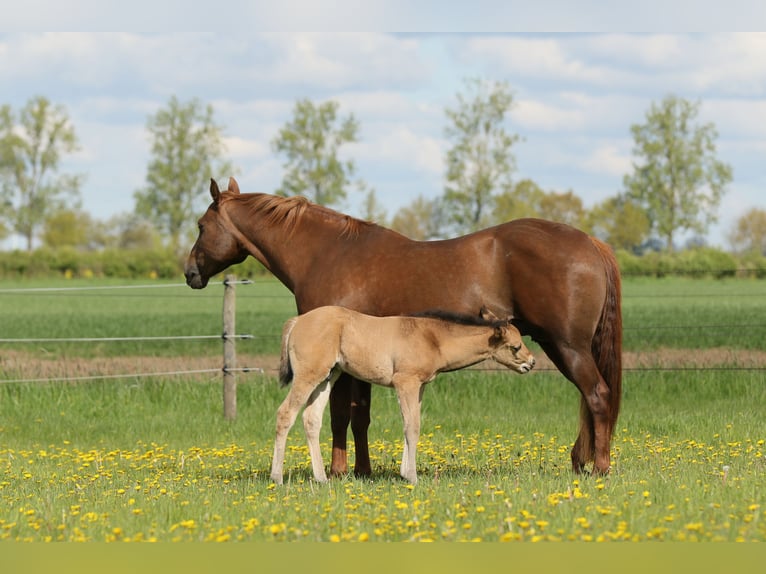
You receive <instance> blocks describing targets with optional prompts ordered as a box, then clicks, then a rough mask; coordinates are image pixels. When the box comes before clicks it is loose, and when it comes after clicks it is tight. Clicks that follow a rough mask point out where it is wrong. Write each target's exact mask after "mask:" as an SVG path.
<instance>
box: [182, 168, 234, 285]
mask: <svg viewBox="0 0 766 574" xmlns="http://www.w3.org/2000/svg"><path fill="white" fill-rule="evenodd" d="M226 192H228V193H232V194H235V193H236V194H238V193H239V186H238V185H237V182H236V181H235V180H234V178H230V179H229V188H228V189H227V190H226ZM210 195H211V197H212V198H213V203H212V204H211V205H210V207H208V209H207V211H206V212H205V214H204V215H203V216H202V217H201V218H200V220H199V236H198V237H197V241H196V243H195V244H194V247H192V250H191V253H189V257H188V258H187V260H186V264H185V265H184V274H185V275H186V283H187V284H188V285H189V286H190V287H192V288H194V289H202V288H203V287H205V286H206V285H207V282H208V280H209V279H210V278H211V277H212V276H213V275H215V274H216V273H220V272H221V271H223V270H224V269H226V268H227V267H229V266H230V265H233V264H235V263H240V262H242V261H244V260H245V258H246V257H247V251H246V250H245V248H244V247H243V246H242V244H241V243H240V242H239V241H237V239H236V238H235V237H234V236H233V235H232V234H231V232H229V231H228V230H227V229H226V228H225V227H224V225H223V223H222V221H221V215H220V211H219V204H220V202H221V195H222V194H221V191H220V190H219V189H218V184H217V183H216V182H215V180H212V179H211V180H210Z"/></svg>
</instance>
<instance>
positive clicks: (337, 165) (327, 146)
mask: <svg viewBox="0 0 766 574" xmlns="http://www.w3.org/2000/svg"><path fill="white" fill-rule="evenodd" d="M338 108H339V104H338V103H337V102H334V101H328V102H324V103H322V104H319V105H314V103H313V102H311V100H308V99H303V100H299V101H298V102H296V104H295V108H294V110H293V119H292V121H289V122H288V123H287V125H285V127H283V128H282V129H281V130H280V131H279V134H278V135H277V136H276V137H275V138H274V139H273V140H272V142H271V146H272V149H273V150H274V151H275V152H276V153H281V154H284V155H285V156H286V157H287V162H286V163H285V169H286V170H287V171H286V173H285V175H284V178H283V179H282V186H281V187H280V188H279V189H278V190H277V193H278V194H279V195H285V196H290V195H305V196H306V197H308V198H309V199H311V200H312V201H314V202H315V203H319V204H321V205H336V204H338V203H339V202H341V201H343V200H344V199H345V198H346V187H347V186H348V185H349V183H350V179H351V177H352V176H353V175H354V171H355V165H354V162H353V160H350V159H349V160H342V159H340V156H339V149H340V147H341V146H342V145H343V144H345V143H352V142H355V141H357V133H358V131H359V123H358V122H357V121H356V119H355V118H354V115H353V114H350V115H348V116H346V117H345V118H343V119H340V118H338Z"/></svg>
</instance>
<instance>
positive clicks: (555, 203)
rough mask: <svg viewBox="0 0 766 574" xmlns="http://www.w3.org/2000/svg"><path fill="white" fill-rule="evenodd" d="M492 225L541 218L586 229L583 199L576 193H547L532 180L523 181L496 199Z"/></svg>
mask: <svg viewBox="0 0 766 574" xmlns="http://www.w3.org/2000/svg"><path fill="white" fill-rule="evenodd" d="M494 203H495V207H494V212H493V215H494V217H493V222H494V223H502V222H504V221H510V220H512V219H519V218H520V217H539V218H541V219H548V220H550V221H558V222H559V223H566V224H568V225H573V226H575V227H579V228H581V227H583V226H585V225H587V222H586V219H585V208H584V207H583V204H582V199H581V198H580V197H579V196H578V195H576V194H575V193H574V192H573V191H571V190H570V191H565V192H562V193H559V192H556V191H545V190H543V189H542V188H541V187H540V186H539V185H537V183H535V182H534V181H532V180H531V179H522V180H521V181H519V182H518V183H517V184H516V185H514V186H512V187H510V188H509V189H508V190H506V191H505V192H503V193H501V194H499V195H498V196H497V197H496V198H495V202H494Z"/></svg>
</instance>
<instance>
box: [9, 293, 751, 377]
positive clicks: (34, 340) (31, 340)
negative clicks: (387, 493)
mask: <svg viewBox="0 0 766 574" xmlns="http://www.w3.org/2000/svg"><path fill="white" fill-rule="evenodd" d="M258 284H260V285H267V284H268V281H264V282H259V283H258ZM209 285H224V286H226V285H257V284H255V283H254V282H253V281H251V280H248V279H242V280H234V281H232V280H230V279H227V280H223V281H215V282H214V281H211V282H210V283H209ZM179 287H186V284H185V283H166V284H156V283H152V284H141V285H97V286H74V287H21V288H0V295H3V294H7V295H30V296H34V295H52V294H56V295H61V296H90V297H93V296H96V297H103V296H119V297H125V296H136V295H135V293H137V292H140V291H143V293H141V294H140V295H138V296H141V297H152V298H156V297H157V296H158V294H157V291H156V290H158V289H159V290H162V289H168V288H179ZM128 293H130V295H128ZM718 295H719V294H715V293H704V292H697V293H678V294H670V295H667V294H657V295H654V294H634V295H631V294H625V295H624V298H625V299H631V298H653V297H658V298H660V297H662V298H666V299H667V298H681V299H684V298H689V297H712V296H718ZM187 296H191V297H199V294H193V293H190V294H189V295H187ZM210 296H212V297H215V298H218V299H220V297H221V295H220V293H216V292H213V294H212V295H210ZM244 296H245V297H247V298H254V299H258V298H285V299H287V298H292V296H291V295H290V294H289V293H286V294H280V295H273V294H262V293H261V294H259V293H247V294H246V295H244ZM735 296H737V297H763V296H764V294H759V293H740V294H736V295H735ZM168 297H173V298H177V297H179V294H177V293H176V294H172V295H168ZM724 329H726V330H732V331H738V330H743V329H747V330H753V329H755V330H758V329H763V330H764V331H765V339H764V340H766V322H752V323H745V324H736V323H704V324H666V325H632V326H625V327H624V331H626V332H646V331H687V332H688V331H690V330H701V331H703V330H704V331H708V330H718V331H720V330H724ZM280 336H281V332H274V333H261V334H257V335H253V334H227V333H226V332H224V333H223V334H215V335H209V334H205V335H167V336H132V337H122V336H118V337H27V338H9V337H6V338H0V344H4V345H25V344H38V343H72V344H80V343H96V342H98V343H112V342H139V341H143V342H158V341H195V340H224V341H226V340H242V341H246V340H277V339H278V338H279V337H280ZM472 370H473V371H487V372H495V371H504V370H505V369H504V368H501V367H493V366H491V365H487V366H481V367H475V368H473V369H472ZM266 371H267V370H266V369H264V368H262V367H236V368H233V367H226V366H223V367H220V368H206V369H188V370H163V371H152V372H132V373H108V374H96V375H82V376H60V377H59V376H54V377H31V378H16V379H6V380H0V383H4V384H7V383H46V382H48V383H51V382H87V381H96V380H119V379H135V378H149V377H174V376H183V375H200V374H213V373H218V374H220V373H233V372H240V373H259V374H265V373H266ZM535 371H537V372H558V370H557V369H556V368H555V367H553V366H547V367H542V366H541V367H538V368H536V369H535ZM623 371H624V372H626V373H632V372H642V371H668V372H700V371H742V372H746V371H766V367H764V366H762V365H761V364H757V365H749V366H738V365H729V364H727V365H704V366H695V365H683V366H668V365H642V366H639V367H626V368H624V369H623Z"/></svg>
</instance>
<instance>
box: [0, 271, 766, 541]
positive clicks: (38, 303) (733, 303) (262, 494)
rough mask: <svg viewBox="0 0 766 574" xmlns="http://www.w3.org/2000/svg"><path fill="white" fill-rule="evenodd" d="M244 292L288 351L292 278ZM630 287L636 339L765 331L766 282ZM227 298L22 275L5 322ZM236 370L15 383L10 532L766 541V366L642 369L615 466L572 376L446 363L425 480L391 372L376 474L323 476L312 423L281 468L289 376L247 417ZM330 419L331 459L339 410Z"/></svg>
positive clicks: (244, 320)
mask: <svg viewBox="0 0 766 574" xmlns="http://www.w3.org/2000/svg"><path fill="white" fill-rule="evenodd" d="M85 284H87V282H74V281H73V282H67V283H66V285H67V286H78V285H85ZM99 284H102V283H99ZM16 286H18V284H10V283H5V284H3V285H2V286H0V288H5V289H8V288H13V287H16ZM22 286H30V287H31V286H36V287H47V286H50V284H49V283H29V282H27V283H23V284H22ZM237 293H238V297H237V298H238V302H237V303H238V316H237V324H238V331H239V332H250V333H253V334H255V335H258V336H259V337H262V338H258V339H255V340H254V341H247V342H242V343H241V344H239V345H238V348H239V349H241V352H250V353H261V352H263V353H275V352H276V351H277V349H278V344H279V338H278V334H279V331H280V328H281V324H282V322H283V320H284V319H285V318H286V317H288V316H290V315H292V314H293V313H294V303H293V301H292V298H291V297H289V294H288V293H286V291H285V290H284V288H283V287H281V286H280V285H279V284H277V283H275V282H273V281H272V282H267V281H259V282H257V283H256V285H254V286H238V287H237ZM624 293H625V298H624V313H625V326H626V330H625V340H626V348H627V349H628V350H638V351H641V350H650V351H651V350H652V349H655V348H658V347H675V348H684V349H690V352H693V350H694V349H704V348H707V347H718V346H724V347H730V348H751V349H762V348H763V340H764V333H763V328H764V327H763V323H766V320H765V317H764V309H766V305H765V303H766V301H764V299H766V289H764V284H763V283H762V282H758V281H746V280H742V281H736V280H732V281H704V280H697V281H693V280H682V279H664V280H654V281H649V280H643V279H635V280H633V279H631V280H628V281H626V282H625V289H624ZM221 297H222V288H221V287H220V286H215V285H211V286H210V287H208V288H207V289H206V290H204V291H198V292H197V291H192V290H190V289H188V288H187V287H185V286H178V287H167V288H163V289H147V290H143V289H140V290H126V291H104V292H101V291H97V292H95V293H93V292H74V291H72V292H64V293H63V294H62V293H58V294H44V295H40V294H35V295H32V294H31V293H29V292H28V293H21V294H20V293H7V292H5V293H3V292H0V316H1V317H2V323H0V324H1V325H2V326H1V327H0V328H1V329H2V335H0V336H2V337H85V336H101V335H103V336H137V335H154V336H158V335H172V334H184V335H187V334H215V333H219V332H220V330H221V318H220V317H221V302H222V300H221ZM716 325H718V327H715V326H716ZM724 325H733V326H732V327H726V328H724V327H723V326H724ZM744 325H749V326H748V327H744ZM711 326H713V327H711ZM650 327H651V328H650ZM251 345H252V346H251ZM249 346H250V347H249ZM9 349H10V350H14V351H15V350H19V349H24V350H27V351H28V352H30V353H32V354H39V355H41V356H42V355H44V356H52V357H59V358H63V360H65V361H67V360H69V358H75V357H78V356H100V355H107V356H117V355H129V356H133V355H136V354H139V355H141V354H157V355H163V356H168V357H179V358H183V357H184V356H189V355H192V354H211V355H219V354H220V342H219V341H212V342H211V341H206V342H199V343H188V342H167V343H165V342H163V343H161V344H157V343H135V342H131V343H94V344H87V345H83V344H73V343H44V344H43V343H40V344H35V345H31V346H22V345H20V344H18V343H3V344H0V353H4V352H6V351H7V350H9ZM15 375H16V374H15V373H14V376H15ZM6 376H7V374H6ZM219 378H220V377H219V375H211V376H210V378H209V379H207V380H206V379H199V378H198V379H196V380H191V379H189V378H187V377H180V378H167V377H157V378H152V379H141V378H136V379H133V380H131V379H128V380H107V381H103V380H99V381H93V382H88V383H42V384H41V383H35V384H20V383H3V382H2V381H0V539H7V540H30V541H43V540H96V541H105V540H108V541H111V540H167V541H172V540H246V541H264V540H351V541H353V540H372V541H376V540H377V541H392V540H487V541H493V540H528V541H536V540H721V541H735V540H747V541H766V505H764V503H763V502H762V501H763V495H762V493H763V489H764V488H766V462H765V460H764V448H765V446H764V441H766V423H765V422H764V420H763V405H764V404H766V375H765V374H764V371H759V370H709V371H654V370H649V371H639V372H628V373H626V374H625V384H624V386H625V392H624V400H623V410H622V414H621V417H620V419H619V421H618V425H617V429H616V432H615V437H614V441H613V445H612V457H613V464H614V472H613V473H612V474H611V475H610V476H608V477H606V478H595V477H588V476H575V475H573V474H572V473H571V471H570V469H569V450H570V448H571V445H572V442H573V440H574V438H575V434H576V429H577V416H578V414H577V413H578V396H577V391H576V389H575V388H574V386H573V385H571V384H570V383H568V382H566V381H565V380H564V379H563V377H562V376H561V375H559V374H557V373H554V372H533V373H531V374H529V375H525V376H523V377H522V376H517V375H508V374H498V373H492V372H476V371H462V372H458V373H451V374H448V375H443V376H441V377H440V378H439V379H438V380H437V381H436V382H435V383H434V384H432V385H430V386H429V387H428V389H427V390H426V393H425V397H424V403H423V412H424V421H423V430H422V434H421V443H420V445H419V451H418V472H419V478H420V481H419V483H418V484H417V485H416V486H415V487H414V488H413V487H411V486H410V485H408V484H407V483H405V482H403V481H402V480H400V479H399V478H398V476H397V474H398V464H399V460H400V456H401V449H402V430H401V417H400V415H399V411H398V405H397V401H396V398H395V395H394V393H393V392H391V391H390V390H387V389H380V388H375V389H373V405H372V406H373V408H372V415H373V422H372V426H371V430H370V449H371V455H372V457H373V471H374V474H373V477H372V478H371V479H356V478H354V477H352V476H347V477H342V478H340V479H337V480H334V481H331V482H330V483H329V484H326V485H320V484H316V483H314V482H313V480H311V478H310V476H311V473H310V465H309V460H308V454H307V450H306V448H305V440H304V437H303V432H302V429H301V428H300V426H301V425H300V422H298V424H296V426H295V427H294V428H293V430H292V432H291V434H290V438H289V442H288V445H289V448H288V454H287V461H286V465H285V471H286V484H285V486H284V487H274V485H272V484H271V483H270V481H269V480H268V473H269V467H270V462H271V461H270V458H271V449H272V447H273V432H274V413H275V411H276V409H277V407H278V406H279V404H280V402H281V401H282V399H283V398H284V396H285V394H286V390H285V389H282V388H279V386H278V384H277V383H276V381H275V379H274V378H273V377H270V376H263V375H255V374H249V375H241V376H239V377H238V380H239V381H240V386H239V390H238V417H237V419H236V420H235V421H226V420H224V419H223V417H222V415H221V412H222V406H221V389H220V382H219ZM299 421H300V419H299ZM323 433H324V434H323V443H322V444H323V454H324V457H325V463H329V451H330V447H329V414H328V413H327V412H326V413H325V427H324V429H323ZM351 451H352V452H351V460H352V461H353V448H352V449H351Z"/></svg>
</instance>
